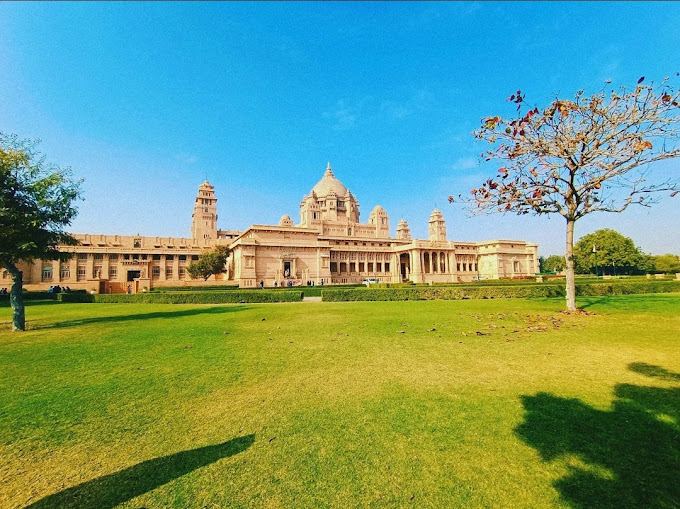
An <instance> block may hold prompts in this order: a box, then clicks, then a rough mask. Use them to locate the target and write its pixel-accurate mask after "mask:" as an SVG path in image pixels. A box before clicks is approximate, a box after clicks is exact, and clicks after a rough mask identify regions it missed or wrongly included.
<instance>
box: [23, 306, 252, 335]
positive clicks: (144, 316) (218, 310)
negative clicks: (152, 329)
mask: <svg viewBox="0 0 680 509" xmlns="http://www.w3.org/2000/svg"><path fill="white" fill-rule="evenodd" d="M246 309H248V306H242V305H241V306H211V307H200V308H192V309H179V310H177V311H155V312H153V313H134V314H130V315H112V316H94V317H91V318H83V319H81V320H68V321H65V322H56V323H53V324H50V325H45V326H42V327H36V329H52V328H63V327H74V326H76V325H89V324H92V323H115V322H127V321H135V320H152V319H154V318H185V317H187V316H195V315H206V314H210V315H215V314H222V313H232V312H234V311H244V310H246Z"/></svg>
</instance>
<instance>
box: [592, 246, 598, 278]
mask: <svg viewBox="0 0 680 509" xmlns="http://www.w3.org/2000/svg"><path fill="white" fill-rule="evenodd" d="M593 253H594V254H595V277H600V267H599V266H598V265H597V248H596V247H595V244H593Z"/></svg>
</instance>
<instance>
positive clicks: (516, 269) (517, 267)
mask: <svg viewBox="0 0 680 509" xmlns="http://www.w3.org/2000/svg"><path fill="white" fill-rule="evenodd" d="M513 265H514V271H515V272H520V270H521V267H520V266H519V262H514V263H513Z"/></svg>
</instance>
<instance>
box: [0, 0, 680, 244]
mask: <svg viewBox="0 0 680 509" xmlns="http://www.w3.org/2000/svg"><path fill="white" fill-rule="evenodd" d="M679 26H680V4H677V3H672V2H663V3H638V2H622V3H608V2H602V3H599V2H574V3H567V2H556V3H548V2H541V3H531V2H521V3H512V2H498V3H494V2H488V3H487V2H482V3H476V2H475V3H466V2H450V3H449V2H441V3H440V2H435V3H408V2H394V3H392V2H377V3H362V2H338V3H332V2H330V3H316V2H301V3H255V2H244V3H232V2H228V3H214V2H209V3H198V2H189V3H180V2H170V3H157V2H154V3H137V2H131V3H127V2H116V3H86V2H74V3H13V2H2V3H0V77H1V78H0V130H2V131H4V132H8V133H16V134H17V135H19V136H20V137H22V138H40V139H41V140H42V144H41V149H42V151H43V152H44V153H45V154H47V156H48V159H49V160H50V161H52V162H55V163H57V164H59V165H60V166H70V167H71V168H72V171H73V173H74V175H75V176H77V177H82V178H84V179H85V181H84V184H83V190H84V193H83V195H84V201H82V202H81V203H80V205H79V210H80V213H79V216H78V218H77V219H76V220H75V221H74V223H73V226H72V231H74V232H78V233H86V232H89V233H120V234H134V233H140V234H142V235H161V236H188V235H189V229H190V223H191V211H192V207H193V200H194V197H195V194H196V191H197V187H198V185H199V184H200V183H201V182H202V181H203V180H204V179H205V177H206V175H207V176H208V179H209V180H210V181H211V182H212V183H213V184H214V185H215V188H216V193H217V197H218V208H219V216H220V217H219V221H218V225H219V227H220V228H223V229H243V228H245V227H247V226H249V225H250V224H253V223H259V224H262V223H264V224H267V223H277V222H278V220H279V218H280V217H281V216H282V215H283V214H290V216H291V217H292V218H293V220H294V221H297V220H298V218H299V204H300V200H301V198H302V197H303V195H305V194H306V193H308V192H309V190H310V189H311V188H312V186H313V185H314V184H315V183H316V182H317V181H318V180H319V179H320V178H321V176H322V175H323V171H324V169H325V167H326V163H327V161H330V162H331V164H332V166H333V169H334V171H335V174H336V176H337V177H338V178H339V179H340V180H341V181H342V182H343V183H344V184H345V185H346V186H347V187H348V188H349V189H350V190H351V191H352V192H353V193H354V195H355V196H356V197H357V199H358V200H359V204H360V211H361V219H362V220H364V221H365V220H367V218H368V214H369V213H370V211H371V209H372V208H373V206H375V205H377V204H380V205H382V206H383V207H384V208H385V209H386V210H387V212H388V214H389V216H390V223H391V227H392V231H393V233H394V228H395V227H396V224H397V221H398V220H399V219H400V218H402V217H403V218H405V219H406V220H407V221H408V222H409V225H410V227H411V230H412V233H413V234H414V235H415V236H417V237H419V238H425V237H426V236H427V220H428V217H429V214H430V212H431V211H432V209H433V208H434V207H435V206H437V207H438V208H440V209H441V210H442V212H443V213H444V216H445V217H446V219H447V228H448V236H449V239H453V240H471V241H476V240H487V239H493V238H511V239H526V240H530V241H533V242H537V243H538V244H539V246H540V252H541V254H543V255H549V254H553V253H561V252H563V250H564V221H563V219H562V218H561V217H554V218H531V217H528V216H521V217H517V216H512V215H505V216H481V217H479V216H478V217H469V216H468V215H467V214H466V211H465V210H464V209H463V208H461V207H460V206H457V205H450V204H448V203H447V202H446V197H447V196H448V195H450V194H458V193H461V192H463V193H466V192H467V191H468V190H469V189H470V188H472V187H477V186H478V185H479V184H480V183H481V182H482V181H483V180H485V178H486V176H488V173H489V171H490V169H489V168H485V167H483V166H482V165H481V163H480V161H479V159H478V154H479V153H480V152H481V151H482V150H483V149H484V148H485V147H484V146H483V145H482V144H481V143H480V142H476V141H475V140H474V138H473V136H472V135H471V132H472V131H473V130H474V129H475V128H476V127H477V126H478V125H479V120H480V118H482V117H485V116H488V115H497V114H500V115H511V114H512V113H513V109H512V105H510V103H506V102H505V98H506V97H508V96H509V95H510V93H512V92H514V91H515V90H517V89H518V88H519V89H522V90H523V91H525V92H526V98H527V100H528V102H529V103H530V104H532V105H533V104H536V105H538V106H543V105H545V104H547V102H548V101H549V100H550V99H551V98H552V97H554V95H555V94H560V95H561V96H567V97H568V96H571V95H573V93H574V92H576V91H577V90H579V89H584V90H586V91H587V92H594V91H596V90H598V89H599V88H600V87H601V86H602V84H603V82H604V80H606V79H611V80H612V81H613V83H614V84H616V85H624V84H625V85H631V84H634V83H635V81H636V80H637V78H638V77H640V76H643V75H644V76H646V77H647V80H648V81H652V80H653V81H660V80H661V79H662V78H663V77H664V76H671V75H674V74H675V72H677V71H679V70H680V52H678V47H680V30H679V29H678V27H679ZM678 165H679V163H678V162H677V161H674V162H669V163H664V164H663V165H662V167H660V168H658V171H660V172H661V173H665V174H677V171H678ZM679 204H680V202H678V200H677V199H675V200H673V199H670V198H666V197H664V198H663V199H662V200H661V202H660V203H659V204H657V205H656V206H655V207H654V208H651V209H640V208H638V209H630V210H629V211H627V212H625V213H624V214H597V215H591V216H590V217H586V218H585V219H583V220H581V221H580V222H579V223H577V227H576V235H577V237H580V236H583V235H585V234H587V233H590V232H592V231H594V230H596V229H598V228H603V227H609V228H614V229H617V230H619V231H620V232H621V233H623V234H624V235H627V236H630V237H632V238H633V240H634V241H635V242H636V244H637V245H638V246H640V247H641V248H642V249H643V250H644V251H646V252H650V253H654V254H660V253H665V252H674V253H680V235H678V234H677V232H678V226H677V225H678V218H679V216H680V214H678V205H679Z"/></svg>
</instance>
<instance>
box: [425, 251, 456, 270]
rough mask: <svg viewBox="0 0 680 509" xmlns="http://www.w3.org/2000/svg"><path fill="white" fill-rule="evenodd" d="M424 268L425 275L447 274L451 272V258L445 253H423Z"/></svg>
mask: <svg viewBox="0 0 680 509" xmlns="http://www.w3.org/2000/svg"><path fill="white" fill-rule="evenodd" d="M421 256H422V267H423V272H424V273H425V274H437V273H439V274H446V273H448V272H449V271H450V267H449V258H448V256H446V253H444V252H443V251H441V252H439V253H437V252H436V251H432V252H428V251H425V252H424V253H422V255H421Z"/></svg>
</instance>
